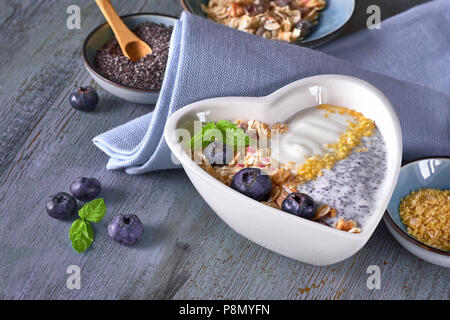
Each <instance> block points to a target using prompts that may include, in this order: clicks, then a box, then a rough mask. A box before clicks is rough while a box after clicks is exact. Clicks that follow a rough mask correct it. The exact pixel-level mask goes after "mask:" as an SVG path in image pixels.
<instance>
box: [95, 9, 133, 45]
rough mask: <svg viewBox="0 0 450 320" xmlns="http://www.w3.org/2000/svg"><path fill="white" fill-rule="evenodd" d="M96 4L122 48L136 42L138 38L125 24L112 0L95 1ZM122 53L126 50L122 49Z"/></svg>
mask: <svg viewBox="0 0 450 320" xmlns="http://www.w3.org/2000/svg"><path fill="white" fill-rule="evenodd" d="M95 2H96V3H97V6H98V7H99V8H100V11H101V12H102V14H103V16H104V17H105V18H106V21H108V23H109V25H110V26H111V29H112V31H113V32H114V35H115V36H116V38H117V40H118V42H119V44H120V47H121V48H122V45H123V44H126V43H127V42H129V41H131V40H136V38H137V36H136V35H135V34H134V33H133V32H131V30H130V29H128V27H127V26H126V25H125V23H123V21H122V19H120V17H119V15H118V14H117V12H116V10H115V9H114V7H113V6H112V4H111V1H110V0H95ZM122 51H125V48H122Z"/></svg>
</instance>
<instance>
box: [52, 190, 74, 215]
mask: <svg viewBox="0 0 450 320" xmlns="http://www.w3.org/2000/svg"><path fill="white" fill-rule="evenodd" d="M45 210H47V213H48V215H49V216H50V217H52V218H56V219H67V218H69V217H70V216H71V215H73V214H74V213H75V211H76V210H77V202H76V200H75V199H74V198H73V197H72V196H71V195H70V194H68V193H65V192H59V193H57V194H54V195H52V196H50V197H49V198H48V200H47V203H46V204H45Z"/></svg>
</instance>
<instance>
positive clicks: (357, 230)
mask: <svg viewBox="0 0 450 320" xmlns="http://www.w3.org/2000/svg"><path fill="white" fill-rule="evenodd" d="M348 232H350V233H361V232H362V230H361V229H360V228H352V229H350V230H348Z"/></svg>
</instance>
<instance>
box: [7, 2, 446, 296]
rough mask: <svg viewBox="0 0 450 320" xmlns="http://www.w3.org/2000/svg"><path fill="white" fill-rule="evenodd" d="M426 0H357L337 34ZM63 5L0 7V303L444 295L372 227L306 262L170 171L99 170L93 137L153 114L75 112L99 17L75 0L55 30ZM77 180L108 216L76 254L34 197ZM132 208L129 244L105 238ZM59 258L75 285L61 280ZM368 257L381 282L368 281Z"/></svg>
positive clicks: (148, 7) (433, 278)
mask: <svg viewBox="0 0 450 320" xmlns="http://www.w3.org/2000/svg"><path fill="white" fill-rule="evenodd" d="M421 2H424V1H406V0H402V1H389V0H386V1H359V4H358V13H357V14H356V15H355V16H354V18H353V20H352V22H351V24H350V26H349V30H348V31H347V32H346V33H347V34H348V33H349V32H353V31H355V30H358V29H360V28H362V27H363V26H364V25H365V8H366V7H367V5H368V4H379V5H380V6H381V8H382V15H383V18H386V17H387V16H389V15H392V14H394V13H397V12H400V11H403V10H405V9H407V8H409V7H411V6H412V5H414V4H417V3H421ZM113 3H114V5H115V6H116V8H117V9H118V11H119V13H120V14H127V13H132V12H140V11H146V12H160V13H166V14H172V15H179V14H180V12H181V10H182V8H181V6H180V5H179V3H178V1H177V0H160V1H157V0H148V1H146V0H137V1H118V0H116V1H113ZM70 4H77V3H76V2H74V1H68V0H64V1H61V0H58V1H56V0H26V1H18V0H17V1H12V0H3V1H1V3H0V26H1V27H0V47H1V50H0V239H1V242H0V298H1V299H24V298H26V299H449V280H450V274H449V271H448V269H445V268H441V267H437V266H434V265H431V264H429V263H426V262H424V261H422V260H419V259H418V258H416V257H415V256H413V255H411V254H410V253H408V252H407V251H406V250H404V249H403V248H402V247H400V245H399V244H398V243H397V242H396V241H395V240H394V239H393V238H392V236H391V235H390V234H389V232H388V231H387V229H386V227H385V226H384V224H383V223H380V225H379V227H378V228H377V230H376V232H375V234H374V235H373V237H372V238H371V239H370V240H369V242H368V243H367V245H366V246H365V247H364V248H363V249H362V250H361V251H360V252H358V253H357V254H356V255H354V256H353V257H351V258H349V259H347V260H346V261H344V262H342V263H339V264H336V265H332V266H328V267H315V266H310V265H306V264H303V263H300V262H296V261H293V260H290V259H287V258H284V257H282V256H280V255H278V254H275V253H273V252H270V251H268V250H266V249H264V248H262V247H260V246H257V245H255V244H253V243H251V242H250V241H248V240H246V239H245V238H243V237H241V236H240V235H238V234H236V233H235V232H234V231H232V230H231V229H230V228H229V227H227V226H226V225H225V224H224V223H223V222H222V221H221V220H220V219H219V218H217V217H216V216H215V214H214V213H213V212H212V210H211V209H210V208H209V207H208V206H207V204H206V203H205V202H204V201H203V200H202V198H201V197H200V196H199V195H198V193H197V192H196V190H195V189H194V187H193V186H192V185H191V183H190V182H189V180H188V178H187V177H186V175H185V174H184V172H183V171H181V170H173V171H161V172H156V173H151V174H146V175H142V176H129V175H126V174H125V173H124V172H122V171H107V170H106V169H105V165H106V161H107V157H106V156H105V155H104V154H103V153H102V152H101V151H100V150H98V149H97V148H96V147H95V146H94V145H93V144H92V143H91V139H92V138H93V137H94V136H96V135H97V134H99V133H101V132H104V131H106V130H108V129H111V128H113V127H115V126H117V125H120V124H122V123H124V122H126V121H128V120H131V119H134V118H136V117H137V116H140V115H143V114H145V113H148V112H149V111H151V109H152V107H151V106H144V105H136V104H132V103H128V102H125V101H122V100H120V99H118V98H115V97H113V96H111V95H109V94H107V93H106V92H105V91H103V90H101V89H99V94H100V99H101V101H100V105H99V109H98V111H97V112H94V113H89V114H88V113H82V112H76V111H75V110H74V109H72V108H71V107H70V106H69V103H68V95H69V92H70V91H71V90H72V89H73V87H74V86H75V85H77V84H78V85H82V84H83V85H85V84H89V83H91V84H93V82H92V80H91V79H90V77H89V76H88V73H87V71H86V70H85V69H84V66H83V63H82V59H81V54H80V53H81V44H82V42H83V40H84V38H85V37H86V35H87V34H88V33H89V32H90V30H92V29H93V28H94V27H95V26H97V25H99V24H100V23H103V21H104V19H103V17H102V16H101V15H100V11H99V10H98V9H97V8H96V6H95V3H94V1H78V5H79V6H80V7H81V9H82V16H81V17H82V28H81V30H68V29H67V28H66V18H67V14H66V8H67V7H68V6H69V5H70ZM78 176H95V177H97V178H98V179H99V180H100V181H101V182H102V184H103V186H104V190H103V193H102V196H103V197H104V198H105V201H106V204H107V207H108V213H107V215H106V217H105V219H104V221H103V222H101V223H98V224H95V226H94V232H95V240H94V243H93V246H92V247H91V248H90V249H89V250H88V251H86V252H85V253H84V254H77V253H76V252H75V251H74V250H73V249H72V248H71V244H70V241H69V235H68V230H69V227H70V222H61V221H56V220H54V219H51V218H49V217H48V216H47V214H46V212H45V210H44V204H45V201H46V198H47V197H48V196H49V195H50V194H52V193H55V192H58V191H66V192H67V191H68V188H69V185H70V183H71V182H72V180H73V179H75V178H76V177H78ZM120 213H122V214H123V213H134V214H137V215H139V217H141V219H142V221H143V222H144V225H145V231H144V235H143V238H142V239H141V240H140V241H139V242H138V244H137V245H136V246H134V247H125V246H121V245H119V244H117V243H114V242H113V241H112V240H111V239H110V238H109V237H108V236H107V232H106V226H107V224H108V222H109V221H110V219H111V218H112V217H113V216H114V215H116V214H120ZM69 265H78V266H80V267H81V270H82V271H81V289H80V290H69V289H68V288H67V287H66V280H67V278H68V274H67V273H66V269H67V267H68V266H69ZM369 265H378V266H379V267H380V269H381V289H379V290H369V289H368V288H367V286H366V281H367V278H368V276H369V275H368V274H367V273H366V271H367V267H368V266H369Z"/></svg>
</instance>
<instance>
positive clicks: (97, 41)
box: [82, 13, 178, 104]
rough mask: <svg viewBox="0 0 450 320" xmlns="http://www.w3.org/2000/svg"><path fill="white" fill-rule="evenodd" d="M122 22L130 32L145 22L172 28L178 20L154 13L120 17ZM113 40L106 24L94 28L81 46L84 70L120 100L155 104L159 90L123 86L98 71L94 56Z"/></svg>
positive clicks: (112, 35)
mask: <svg viewBox="0 0 450 320" xmlns="http://www.w3.org/2000/svg"><path fill="white" fill-rule="evenodd" d="M121 19H122V21H123V22H124V23H125V25H127V27H128V28H129V29H130V30H134V29H136V27H138V26H139V25H140V24H142V23H145V22H153V23H157V24H162V25H164V26H166V27H169V26H174V25H175V22H176V21H177V20H178V18H176V17H172V16H168V15H162V14H156V13H136V14H129V15H125V16H121ZM113 38H114V33H113V32H112V30H111V28H110V26H109V25H108V23H104V24H102V25H100V26H98V27H97V28H95V29H94V30H93V31H92V32H91V33H90V34H89V35H88V36H87V38H86V40H85V42H84V44H83V50H82V55H83V60H84V65H85V67H86V69H87V70H88V72H89V74H90V75H91V76H92V78H93V79H94V80H95V82H97V84H98V85H99V86H100V87H102V88H103V89H105V90H106V91H108V92H109V93H111V94H112V95H115V96H117V97H119V98H121V99H124V100H127V101H130V102H134V103H139V104H155V103H156V101H157V100H158V97H159V92H160V90H159V89H144V88H139V87H134V86H131V85H125V84H122V83H118V82H116V81H112V80H111V79H108V78H107V77H106V76H105V75H104V74H102V72H101V71H100V70H99V67H98V66H97V64H96V54H97V52H98V51H99V50H100V49H101V48H103V46H104V45H105V44H106V43H107V42H108V41H110V40H111V39H113Z"/></svg>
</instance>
